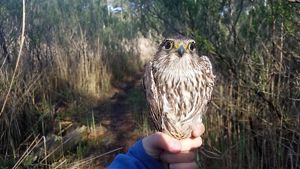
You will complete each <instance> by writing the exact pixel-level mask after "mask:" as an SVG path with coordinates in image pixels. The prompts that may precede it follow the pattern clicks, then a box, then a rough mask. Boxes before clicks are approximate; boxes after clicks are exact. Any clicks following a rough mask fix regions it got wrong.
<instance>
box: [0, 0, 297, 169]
mask: <svg viewBox="0 0 300 169" xmlns="http://www.w3.org/2000/svg"><path fill="white" fill-rule="evenodd" d="M25 14H26V22H25V42H24V47H23V50H22V53H21V60H20V65H19V67H18V69H17V71H16V76H15V80H14V83H12V89H11V91H10V93H9V95H8V96H9V97H8V99H7V102H6V104H5V106H4V102H5V98H6V95H7V93H8V91H9V86H10V83H11V79H12V77H13V73H14V68H15V66H16V63H17V56H18V52H19V48H20V42H21V40H20V33H21V28H22V3H21V1H17V0H1V2H0V107H1V108H2V107H3V106H4V107H3V108H4V109H3V112H1V114H0V168H12V167H13V166H15V165H16V164H18V166H19V167H21V168H22V167H23V168H41V167H45V168H51V167H52V168H56V167H58V168H59V167H66V168H70V166H72V164H74V165H73V166H76V165H79V164H82V163H83V162H82V161H81V160H84V159H86V158H87V157H88V156H89V155H91V153H93V152H92V151H95V149H99V152H97V153H95V154H96V156H97V157H100V158H101V160H102V161H101V162H103V164H90V163H88V166H90V167H92V166H94V165H95V166H96V167H99V166H103V165H106V164H108V163H109V160H111V158H108V159H105V158H104V157H103V156H100V155H99V153H100V154H101V153H105V152H108V151H109V150H112V149H116V148H119V147H120V145H115V144H110V143H111V140H114V139H115V140H117V139H119V138H113V137H112V138H109V137H108V136H107V137H104V136H103V134H101V133H103V132H102V129H103V131H104V128H109V126H113V125H114V124H113V123H114V122H115V121H113V119H110V120H111V121H110V120H107V119H106V118H107V117H108V116H109V115H113V116H112V117H116V112H117V113H118V112H122V111H126V113H129V114H130V115H131V116H132V117H133V118H134V119H135V120H136V121H137V123H136V124H135V125H137V126H138V127H137V128H138V130H140V135H143V134H142V133H146V132H148V126H147V120H146V119H147V118H146V116H145V114H146V112H147V108H146V106H145V99H144V96H143V93H142V89H140V88H137V87H130V89H127V86H126V85H125V87H124V85H123V84H126V82H128V81H132V80H130V79H134V78H136V77H137V75H138V74H140V72H141V71H142V69H143V64H144V63H145V61H147V59H149V58H148V57H149V56H151V55H152V54H153V51H152V48H155V45H153V44H155V43H157V42H158V41H159V40H161V39H162V37H163V36H169V35H184V36H191V37H193V38H194V39H195V40H196V42H197V45H198V49H199V53H201V54H205V55H208V56H209V57H210V59H211V60H212V62H213V67H214V70H215V74H216V75H217V84H216V87H215V89H214V95H213V100H212V104H211V106H210V109H209V111H208V112H207V115H206V118H205V125H206V132H205V135H204V136H203V139H204V143H205V144H204V146H202V148H201V150H200V155H199V158H200V164H201V165H202V166H203V168H222V169H223V168H228V169H231V168H249V169H250V168H264V169H273V168H299V167H300V114H299V110H300V104H299V102H300V59H299V53H300V48H299V46H300V29H299V28H300V3H292V2H289V1H288V0H277V1H275V0H264V1H252V0H239V1H232V0H222V1H220V0H217V1H211V0H181V1H179V0H156V1H149V0H107V1H102V0H90V1H87V0H74V1H67V0H52V1H43V0H31V1H26V12H25ZM148 42H154V43H148ZM145 44H146V45H145ZM151 52H152V53H151ZM148 55H149V56H148ZM135 80H137V79H135ZM130 83H132V82H130ZM122 85H123V87H122ZM133 86H135V85H133ZM122 92H125V94H123V95H125V96H122ZM114 93H117V97H116V98H114V97H113V95H114ZM123 97H125V98H123ZM118 101H122V102H125V103H122V104H118V103H116V102H118ZM99 105H100V106H99ZM118 106H119V108H116V107H118ZM95 107H98V108H97V109H95V110H94V108H95ZM120 116H121V117H122V115H120ZM118 120H120V119H118ZM70 121H71V122H70ZM80 125H85V126H88V127H87V129H82V130H79V131H80V132H83V133H86V131H87V132H88V134H84V136H82V137H78V138H80V139H81V140H80V141H79V142H78V140H76V141H75V143H76V145H75V147H71V148H70V150H66V149H67V147H68V146H67V145H68V143H69V142H68V140H64V139H63V138H64V137H65V136H68V133H71V131H69V129H71V128H72V127H73V128H76V127H78V126H80ZM114 127H115V126H114ZM78 128H79V127H78ZM100 128H101V132H99V131H98V130H97V129H100ZM94 130H96V131H94ZM113 131H117V130H113ZM93 132H94V135H93V134H91V133H93ZM86 135H87V136H86ZM91 135H93V136H91ZM43 136H45V137H43ZM52 136H53V137H52ZM76 136H77V135H76ZM90 137H91V138H90ZM48 138H62V139H61V140H60V141H57V139H52V140H53V141H52V142H53V144H54V145H56V144H58V145H59V146H60V148H59V149H51V146H52V145H51V144H50V143H51V141H48ZM76 138H77V137H76ZM122 138H123V139H126V137H124V136H122ZM128 139H129V138H128ZM45 140H46V141H45ZM50 140H51V139H50ZM58 140H59V139H58ZM122 145H123V144H122ZM49 147H50V149H48V148H49ZM61 147H62V148H61ZM47 150H48V151H47ZM100 150H101V151H100ZM52 153H53V154H52ZM55 156H56V157H58V158H59V159H55V158H53V157H55ZM76 161H78V163H77V164H76V165H75V163H76ZM87 161H92V160H90V159H88V160H87ZM84 163H87V162H86V161H85V162H84Z"/></svg>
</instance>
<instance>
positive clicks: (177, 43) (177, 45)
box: [174, 42, 188, 49]
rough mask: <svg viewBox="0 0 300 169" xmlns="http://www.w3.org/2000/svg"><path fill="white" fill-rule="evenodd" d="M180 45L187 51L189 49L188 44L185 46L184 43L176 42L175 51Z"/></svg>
mask: <svg viewBox="0 0 300 169" xmlns="http://www.w3.org/2000/svg"><path fill="white" fill-rule="evenodd" d="M180 45H182V46H183V48H184V49H187V47H188V44H185V43H183V42H175V44H174V47H175V49H178V48H179V47H180Z"/></svg>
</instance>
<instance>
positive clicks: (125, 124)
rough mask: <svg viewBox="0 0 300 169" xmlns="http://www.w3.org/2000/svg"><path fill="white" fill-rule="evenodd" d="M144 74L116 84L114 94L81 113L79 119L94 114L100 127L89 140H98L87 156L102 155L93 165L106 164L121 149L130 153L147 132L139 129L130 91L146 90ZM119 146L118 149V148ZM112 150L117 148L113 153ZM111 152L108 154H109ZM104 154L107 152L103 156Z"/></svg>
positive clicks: (97, 126) (104, 165)
mask: <svg viewBox="0 0 300 169" xmlns="http://www.w3.org/2000/svg"><path fill="white" fill-rule="evenodd" d="M140 79H141V74H139V75H137V76H136V77H134V78H132V79H128V80H127V81H125V82H123V83H120V84H116V85H115V87H114V89H113V90H112V91H113V93H112V95H111V97H109V98H108V99H107V100H104V101H102V102H101V103H100V104H99V106H97V107H95V108H93V109H92V110H90V111H88V112H85V113H83V114H81V115H79V116H78V115H77V117H76V118H77V119H78V118H80V119H78V121H79V120H81V121H82V119H84V118H87V117H91V114H93V116H94V118H95V125H96V127H95V128H96V130H94V131H93V132H90V133H89V135H88V137H87V138H88V140H89V141H91V140H94V141H96V142H99V143H96V144H94V145H93V146H91V147H90V148H89V151H88V155H87V156H86V157H84V158H85V159H88V158H92V157H96V156H98V157H99V158H97V159H95V160H93V162H92V164H89V165H88V166H89V167H91V166H93V167H92V168H94V167H95V168H105V167H106V166H108V165H109V164H110V163H111V161H112V160H113V159H114V157H115V156H116V155H117V154H119V153H126V152H127V150H128V148H129V147H130V146H131V145H132V144H134V143H135V142H136V141H137V140H138V139H139V138H140V137H142V135H143V134H141V132H140V131H139V130H138V124H137V122H136V121H135V119H134V115H133V111H134V110H133V109H132V106H131V105H130V101H129V93H130V92H131V91H132V90H137V91H138V92H143V91H142V87H141V80H140ZM115 150H116V151H115ZM110 151H113V152H111V153H110ZM106 153H108V154H106ZM102 155H103V156H102ZM79 168H81V167H79Z"/></svg>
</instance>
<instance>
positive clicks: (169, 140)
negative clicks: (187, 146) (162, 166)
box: [142, 132, 182, 158]
mask: <svg viewBox="0 0 300 169" xmlns="http://www.w3.org/2000/svg"><path fill="white" fill-rule="evenodd" d="M142 142H143V146H144V149H145V151H146V152H147V154H149V155H150V156H152V157H154V158H158V157H159V155H160V153H161V152H162V151H167V152H170V153H177V152H180V151H181V147H182V145H181V143H180V141H179V140H176V139H174V138H173V137H171V136H169V135H167V134H164V133H161V132H156V133H154V134H152V135H150V136H148V137H145V138H144V139H143V140H142Z"/></svg>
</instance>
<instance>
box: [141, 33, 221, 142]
mask: <svg viewBox="0 0 300 169" xmlns="http://www.w3.org/2000/svg"><path fill="white" fill-rule="evenodd" d="M167 41H169V42H166V40H165V41H164V42H163V43H162V44H161V45H160V47H159V49H158V52H157V53H156V55H155V57H154V59H153V60H152V61H151V62H150V63H148V64H147V65H146V67H145V74H144V79H143V81H144V87H145V93H146V98H147V101H148V103H149V106H150V115H151V119H152V121H153V123H154V126H155V128H156V129H157V130H158V131H162V132H164V133H167V134H169V135H171V136H173V137H175V138H177V139H183V138H187V137H190V135H191V132H192V129H193V125H195V124H197V123H201V122H202V116H203V114H204V113H205V112H206V110H207V104H208V102H209V101H210V99H211V94H212V90H213V86H214V79H215V76H214V75H213V72H212V65H211V62H210V61H209V59H208V57H206V56H201V57H199V56H198V54H197V52H196V50H195V49H193V48H192V47H191V45H193V44H192V43H194V41H193V40H190V39H167ZM166 43H171V48H170V49H169V46H170V44H166ZM180 46H182V48H183V49H184V53H183V55H181V53H180V52H179V48H180ZM191 49H193V50H191Z"/></svg>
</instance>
